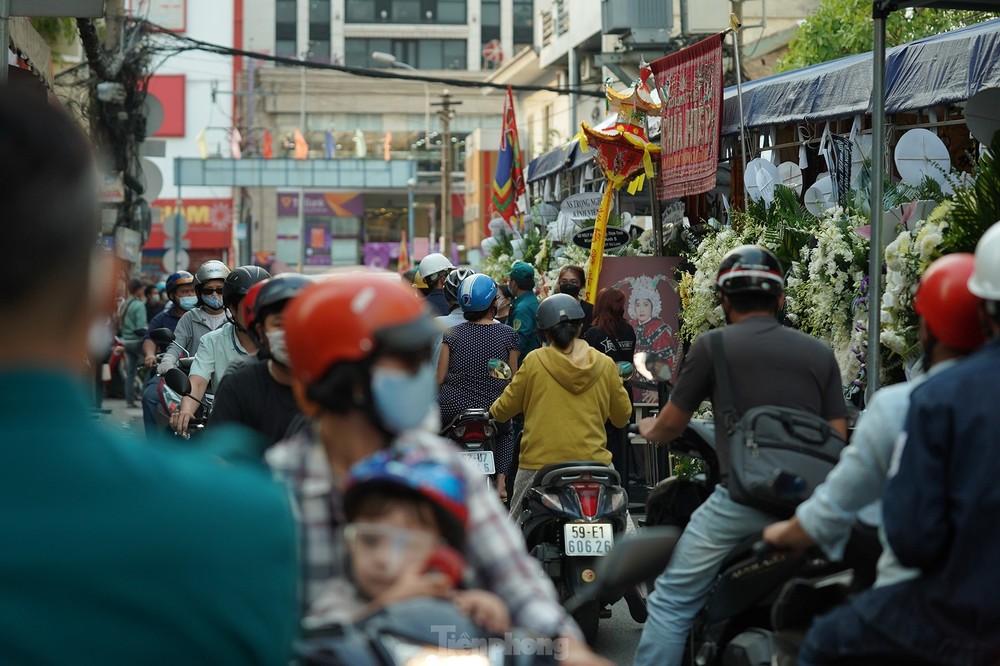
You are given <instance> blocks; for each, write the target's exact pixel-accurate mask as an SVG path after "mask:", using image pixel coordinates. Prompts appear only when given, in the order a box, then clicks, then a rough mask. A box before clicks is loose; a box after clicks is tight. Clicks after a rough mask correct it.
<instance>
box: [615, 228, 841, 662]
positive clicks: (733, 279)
mask: <svg viewBox="0 0 1000 666" xmlns="http://www.w3.org/2000/svg"><path fill="white" fill-rule="evenodd" d="M716 284H717V289H718V292H719V294H720V296H721V301H722V309H723V311H724V312H725V314H726V321H727V325H726V327H725V328H722V329H719V330H716V331H709V332H708V333H705V334H702V335H701V336H699V337H698V338H697V339H696V340H695V342H694V344H693V345H692V346H691V351H690V352H689V353H688V355H687V357H686V358H685V360H684V364H683V367H682V369H681V372H680V376H679V377H678V379H677V386H676V388H675V389H674V391H673V393H672V394H671V395H670V400H669V402H667V405H666V406H665V407H664V409H663V411H661V412H660V414H659V415H658V416H656V417H650V418H645V419H643V420H642V421H640V422H639V432H640V434H642V436H643V437H645V438H646V439H647V440H649V441H654V442H662V443H669V442H670V441H672V440H673V439H675V438H676V437H678V436H680V435H681V433H682V432H684V429H685V428H686V427H687V424H688V421H690V420H691V415H692V414H693V413H694V411H695V410H696V409H697V408H698V406H699V405H700V404H701V403H702V401H704V400H706V399H708V398H711V399H712V404H713V405H718V404H719V400H720V395H719V387H718V385H717V384H716V381H715V376H714V364H713V358H712V346H711V345H712V342H711V339H712V337H713V336H721V339H722V340H723V341H724V343H725V344H724V355H725V363H727V364H728V366H729V375H730V377H731V378H732V392H733V403H734V404H733V405H732V407H733V409H735V410H736V412H737V416H739V415H742V414H743V413H745V412H746V411H747V410H749V409H751V408H753V407H758V406H763V405H775V406H779V407H789V408H794V409H800V410H803V411H806V412H810V413H812V414H816V415H817V416H821V417H823V418H824V419H826V420H827V421H828V422H829V423H830V426H831V427H832V428H833V429H834V430H835V431H836V432H838V433H839V434H840V435H841V436H842V437H846V432H847V420H846V415H847V408H846V405H845V403H844V398H843V393H842V388H841V379H840V369H839V368H838V367H837V361H836V359H835V358H834V356H833V352H832V351H831V350H830V348H829V347H827V346H826V345H825V344H823V343H822V342H820V341H819V340H817V339H816V338H813V337H810V336H808V335H806V334H805V333H801V332H799V331H795V330H792V329H789V328H785V327H784V326H782V325H781V322H779V321H778V319H777V313H778V311H779V310H780V309H781V307H782V306H783V304H784V300H785V294H784V272H783V271H782V269H781V264H780V263H779V262H778V259H777V258H776V257H775V256H774V255H773V254H772V253H771V252H770V251H768V250H766V249H765V248H763V247H758V246H753V245H743V246H740V247H738V248H736V249H734V250H732V251H730V252H729V253H728V254H726V256H725V257H723V259H722V262H721V264H720V266H719V271H718V274H717V276H716ZM714 411H715V436H716V452H717V453H718V455H719V466H720V476H721V481H720V483H719V485H718V486H716V487H715V490H714V491H713V492H712V494H711V495H710V496H709V498H708V499H707V500H705V503H704V504H702V505H701V506H700V507H698V509H697V510H696V511H695V512H694V513H693V514H692V515H691V520H690V522H689V523H688V525H687V527H686V528H685V529H684V532H683V533H682V535H681V538H680V540H679V541H678V542H677V547H676V548H675V549H674V552H673V555H672V557H671V559H670V563H669V564H668V565H667V568H666V570H665V571H664V572H663V573H662V574H661V575H660V577H659V578H657V579H656V586H655V589H654V590H653V592H652V593H651V594H650V595H649V599H648V610H649V617H648V619H647V620H646V625H645V626H644V627H643V630H642V637H641V638H640V640H639V646H638V649H637V652H636V657H635V664H637V665H638V666H653V665H654V664H655V665H656V666H661V665H663V664H666V665H667V666H679V665H680V664H681V660H682V659H683V654H684V645H685V643H686V642H687V635H688V632H689V631H690V629H691V626H692V624H693V623H694V619H695V616H696V615H697V613H698V611H699V610H701V608H702V606H703V605H704V604H705V600H706V599H707V598H708V595H709V592H710V591H711V589H712V585H713V583H714V582H715V578H716V576H717V574H718V571H719V567H720V566H721V564H722V562H723V560H725V558H726V557H727V556H728V555H729V554H730V553H731V552H732V550H733V548H735V547H736V546H738V545H739V544H740V543H741V542H743V541H744V540H745V539H746V538H747V537H749V536H751V535H752V534H754V533H756V532H759V531H760V530H762V529H763V528H764V526H765V525H767V524H769V523H771V522H773V521H774V516H771V515H770V514H768V513H766V512H764V511H761V510H760V509H757V508H754V507H751V506H747V505H744V504H738V503H736V502H735V501H733V499H732V498H731V497H730V495H729V491H728V489H727V481H728V477H729V460H728V455H727V454H728V449H727V446H728V441H727V435H726V427H725V420H724V419H725V416H724V415H723V414H722V412H721V410H719V409H715V410H714ZM790 471H794V470H790Z"/></svg>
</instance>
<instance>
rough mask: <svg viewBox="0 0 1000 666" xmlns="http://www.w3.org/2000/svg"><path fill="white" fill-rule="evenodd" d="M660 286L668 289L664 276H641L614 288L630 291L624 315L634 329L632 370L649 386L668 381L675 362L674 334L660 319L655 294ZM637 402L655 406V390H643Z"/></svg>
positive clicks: (657, 298)
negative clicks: (663, 285) (641, 376)
mask: <svg viewBox="0 0 1000 666" xmlns="http://www.w3.org/2000/svg"><path fill="white" fill-rule="evenodd" d="M661 282H666V284H668V285H669V283H670V280H669V278H667V277H666V276H664V275H654V276H649V275H640V276H638V277H634V278H627V279H625V280H622V281H620V282H618V283H617V284H616V285H615V286H616V287H618V288H619V289H622V290H623V291H626V292H629V291H630V293H629V299H628V311H627V313H626V314H627V315H628V319H629V323H630V324H632V327H633V328H634V329H635V336H636V344H635V359H636V360H635V366H636V370H637V371H638V372H639V374H641V375H643V377H645V379H646V380H648V381H649V382H651V383H655V382H661V381H671V380H672V378H673V376H674V370H675V368H676V367H677V360H678V358H677V357H678V352H677V339H676V337H675V336H674V330H673V329H672V328H671V327H670V325H669V324H667V323H666V322H665V321H663V319H662V318H661V314H662V309H663V299H662V298H661V296H660V293H659V291H658V290H657V285H659V284H660V283H661ZM628 287H631V289H630V290H629V289H628ZM636 402H639V403H656V402H657V394H656V389H655V388H647V387H643V390H642V392H641V394H640V395H639V396H637V397H636Z"/></svg>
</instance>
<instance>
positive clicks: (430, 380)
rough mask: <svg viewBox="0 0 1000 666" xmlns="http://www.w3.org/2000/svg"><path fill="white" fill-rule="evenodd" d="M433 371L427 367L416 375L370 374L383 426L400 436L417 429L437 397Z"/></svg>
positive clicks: (386, 371) (378, 370)
mask: <svg viewBox="0 0 1000 666" xmlns="http://www.w3.org/2000/svg"><path fill="white" fill-rule="evenodd" d="M436 384H437V382H436V381H435V377H434V368H433V367H431V364H430V363H425V364H423V365H422V366H420V369H419V370H417V371H416V372H415V373H413V374H410V373H408V372H405V371H403V370H389V369H385V368H375V369H373V370H372V397H373V399H374V401H375V412H376V413H377V414H378V417H379V419H380V420H381V421H382V424H383V425H384V426H385V427H386V428H387V429H389V430H390V431H392V432H395V433H400V432H403V431H406V430H410V429H412V428H416V427H417V426H418V425H420V424H421V423H422V422H423V420H424V418H425V417H426V416H427V412H428V411H429V410H430V408H431V405H433V404H434V396H436V395H437V385H436Z"/></svg>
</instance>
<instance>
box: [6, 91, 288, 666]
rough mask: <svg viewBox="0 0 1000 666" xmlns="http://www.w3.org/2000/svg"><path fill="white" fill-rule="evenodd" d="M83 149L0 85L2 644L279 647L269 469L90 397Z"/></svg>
mask: <svg viewBox="0 0 1000 666" xmlns="http://www.w3.org/2000/svg"><path fill="white" fill-rule="evenodd" d="M94 165H95V160H94V158H93V156H92V155H91V152H90V148H89V142H88V141H87V140H86V138H85V137H84V136H83V135H82V134H81V133H80V131H79V129H78V128H77V126H76V123H74V122H73V120H72V119H70V118H69V117H68V116H67V115H65V114H64V113H62V112H60V111H59V110H57V109H56V108H54V107H52V106H50V105H48V104H46V103H45V101H44V100H36V99H34V98H32V97H25V96H23V95H20V96H19V95H16V94H15V93H14V90H13V89H11V88H5V87H2V86H0V207H2V209H3V214H2V215H0V220H3V226H4V239H5V241H6V242H7V243H9V244H10V247H11V248H13V249H16V251H12V252H9V253H8V256H6V257H5V258H4V260H3V261H2V262H0V282H2V283H3V285H4V288H3V289H2V290H0V321H3V322H4V326H2V327H0V433H3V434H2V436H0V456H2V464H0V533H2V534H3V539H4V541H3V547H2V551H3V555H2V557H0V580H2V581H3V584H2V585H0V655H3V657H2V661H3V662H4V663H17V664H152V665H163V666H166V665H168V664H170V665H172V664H247V663H254V664H286V663H289V661H290V659H291V654H290V648H291V645H292V642H293V640H294V639H295V637H296V625H297V622H296V620H297V608H296V606H297V601H296V596H297V594H296V592H297V587H296V578H297V573H298V567H297V562H296V545H297V541H296V534H295V525H294V522H293V517H292V514H291V510H290V507H289V504H288V498H287V495H286V493H285V491H284V490H283V489H282V487H281V486H280V485H278V484H276V483H275V482H273V481H272V479H271V477H270V475H269V473H268V472H267V471H266V470H265V469H264V468H263V467H262V466H259V465H254V464H249V463H246V462H243V461H240V460H231V461H228V462H227V463H224V462H222V461H221V460H220V459H218V458H217V457H216V456H214V455H212V452H211V451H209V450H202V449H196V448H190V447H183V448H182V447H177V446H169V445H167V444H166V443H157V444H156V445H151V446H139V445H137V444H136V442H135V441H133V440H131V439H129V438H126V437H124V436H122V435H120V434H118V433H115V432H112V431H110V430H107V429H106V428H105V427H103V426H102V425H101V424H99V423H98V422H96V421H95V420H94V418H93V416H92V414H91V406H90V400H89V397H88V392H87V391H86V390H85V389H84V381H85V378H86V377H87V375H88V370H87V369H86V367H85V359H86V358H87V355H88V337H89V336H88V334H89V332H90V331H91V328H92V326H93V324H94V322H95V319H97V318H103V317H104V316H106V315H107V314H110V312H111V310H112V307H113V306H112V302H111V294H110V293H109V289H108V288H107V287H109V286H110V285H111V283H112V282H111V277H112V275H113V271H112V270H111V266H110V265H109V263H110V261H105V262H101V261H99V259H100V257H98V255H97V251H96V250H97V248H96V239H97V238H98V237H99V236H98V232H99V222H100V216H99V214H98V210H99V209H98V203H97V191H96V190H97V187H96V184H97V182H98V178H97V174H96V170H95V167H94ZM143 326H145V324H143ZM216 437H217V440H214V441H217V442H218V444H220V445H226V444H228V445H230V446H231V447H232V448H235V445H236V443H237V442H238V441H242V440H244V439H245V437H246V435H245V434H244V433H240V432H237V431H231V432H229V433H224V432H222V431H220V432H218V433H216Z"/></svg>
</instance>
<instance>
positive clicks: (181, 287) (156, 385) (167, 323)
mask: <svg viewBox="0 0 1000 666" xmlns="http://www.w3.org/2000/svg"><path fill="white" fill-rule="evenodd" d="M164 292H165V293H166V296H167V306H166V307H165V308H164V309H163V310H161V311H160V313H159V314H157V315H156V316H155V317H153V319H152V320H151V321H150V322H149V326H148V330H147V331H146V336H145V337H144V338H143V339H142V353H143V354H144V355H145V359H146V360H145V365H146V367H147V368H152V367H155V366H156V363H157V361H156V354H157V352H162V351H164V349H161V348H160V346H159V345H157V343H155V342H154V341H153V339H152V337H151V336H150V333H151V332H152V331H155V330H156V329H158V328H167V329H170V331H174V330H176V328H177V322H179V321H180V319H181V316H182V315H183V314H184V313H185V312H188V311H189V310H192V309H194V307H195V306H196V305H197V304H198V296H197V295H196V294H195V291H194V276H193V275H191V274H190V273H188V272H187V271H177V272H176V273H172V274H171V275H170V277H168V278H167V280H166V283H165V284H164ZM162 382H163V378H162V377H160V376H158V375H153V376H152V377H150V378H149V381H148V382H146V387H145V388H144V389H143V390H142V423H143V426H144V428H145V431H146V436H147V437H149V436H152V434H153V433H154V432H155V431H156V410H157V409H159V407H160V384H161V383H162Z"/></svg>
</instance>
